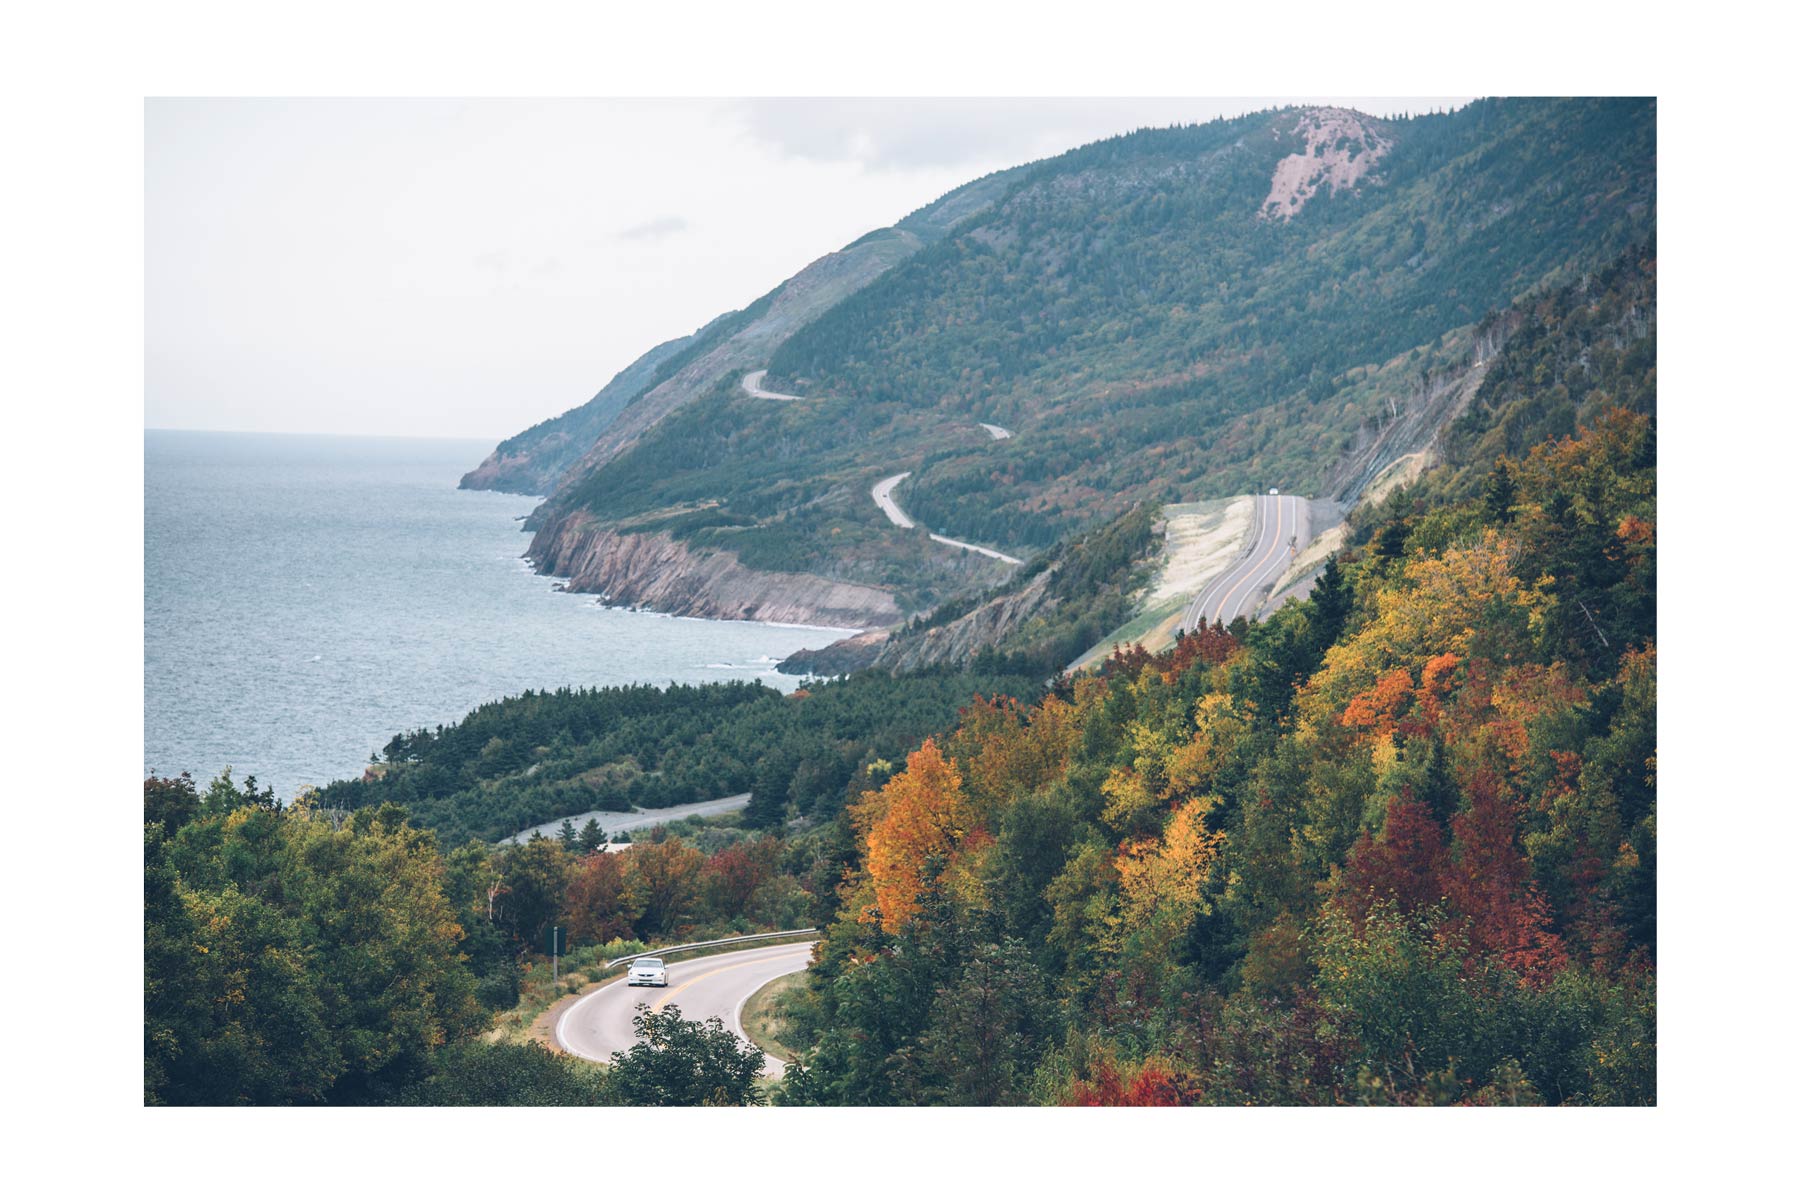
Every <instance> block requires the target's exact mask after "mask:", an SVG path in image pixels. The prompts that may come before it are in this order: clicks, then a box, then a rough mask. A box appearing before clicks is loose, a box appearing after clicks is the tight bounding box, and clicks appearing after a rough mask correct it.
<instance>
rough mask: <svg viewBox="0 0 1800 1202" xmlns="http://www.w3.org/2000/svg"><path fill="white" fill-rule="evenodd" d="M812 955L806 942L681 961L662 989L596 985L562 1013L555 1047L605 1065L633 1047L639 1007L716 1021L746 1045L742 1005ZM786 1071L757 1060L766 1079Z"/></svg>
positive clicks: (768, 1061) (773, 1062)
mask: <svg viewBox="0 0 1800 1202" xmlns="http://www.w3.org/2000/svg"><path fill="white" fill-rule="evenodd" d="M812 949H813V945H812V943H811V942H807V943H787V944H781V945H778V946H775V947H755V948H750V949H749V950H748V951H741V952H724V953H721V954H720V955H717V956H702V957H700V958H699V959H697V960H683V961H682V962H681V963H679V964H671V965H669V987H668V988H667V989H642V988H639V989H632V988H628V987H627V986H626V984H625V982H624V980H623V979H620V980H617V981H614V982H612V983H611V984H609V985H602V986H601V987H600V988H598V989H596V990H594V991H593V992H592V993H590V994H588V995H586V996H585V997H583V998H581V1000H579V1001H577V1002H576V1003H575V1004H574V1005H572V1006H570V1007H569V1008H568V1009H567V1010H565V1011H563V1015H562V1017H561V1018H559V1019H558V1020H557V1021H556V1042H557V1043H558V1044H559V1045H561V1047H562V1048H563V1050H564V1051H566V1052H573V1053H574V1054H575V1055H577V1056H580V1057H582V1058H583V1059H585V1060H600V1061H604V1060H607V1059H609V1058H610V1057H611V1056H612V1054H613V1053H614V1052H622V1051H624V1050H625V1049H626V1048H628V1047H630V1046H631V1045H632V1044H633V1043H635V1042H636V1039H635V1037H634V1036H633V1034H632V1031H631V1017H632V1015H633V1014H634V1013H636V1009H637V1006H638V1005H639V1004H640V1003H643V1004H647V1005H648V1006H649V1007H650V1008H651V1009H652V1010H661V1009H662V1008H663V1007H664V1006H668V1005H675V1006H679V1007H680V1008H681V1017H683V1018H690V1019H697V1020H700V1021H702V1022H704V1021H705V1020H706V1019H709V1018H718V1019H719V1020H721V1021H722V1022H724V1024H725V1027H726V1029H727V1030H729V1031H730V1032H732V1033H733V1034H734V1035H736V1036H737V1037H738V1038H739V1039H742V1040H743V1041H744V1042H745V1043H749V1042H750V1040H749V1038H748V1037H747V1036H745V1034H744V1028H743V1023H742V1012H743V1007H744V1003H745V1002H746V1001H748V1000H749V999H750V995H751V994H753V993H755V992H756V991H757V990H758V989H761V988H762V987H763V986H764V985H767V984H768V983H769V982H770V981H773V980H774V979H775V978H776V977H785V976H787V975H788V974H789V973H795V972H801V971H803V970H804V969H805V968H806V966H807V965H808V964H809V963H810V962H811V961H812ZM786 1067H787V1066H786V1064H785V1062H783V1061H780V1060H777V1059H776V1058H775V1057H773V1056H769V1055H765V1056H764V1057H763V1071H764V1072H766V1073H768V1074H769V1075H771V1076H777V1077H778V1076H780V1075H781V1071H782V1069H784V1068H786Z"/></svg>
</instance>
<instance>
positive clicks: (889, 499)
mask: <svg viewBox="0 0 1800 1202" xmlns="http://www.w3.org/2000/svg"><path fill="white" fill-rule="evenodd" d="M768 374H769V371H768V369H767V368H764V369H763V370H762V371H753V372H748V373H746V374H745V376H744V378H743V379H742V380H741V381H739V383H740V384H741V385H742V386H743V389H744V391H745V392H747V393H749V394H750V395H751V396H753V397H756V398H757V399H758V400H764V401H797V400H800V399H801V398H799V397H797V396H789V395H788V394H787V393H785V392H768V391H766V390H764V388H763V386H762V382H763V377H764V376H766V375H768ZM978 424H979V425H980V426H981V428H982V429H983V430H986V431H987V432H988V437H989V438H991V439H993V440H994V441H995V442H999V441H1000V440H1001V439H1003V438H1011V437H1012V431H1011V430H1008V429H1007V428H1006V427H1005V426H991V425H989V424H988V423H987V422H980V423H978ZM910 475H912V473H911V472H901V473H899V474H898V475H894V476H888V477H886V478H885V479H883V480H879V481H877V482H876V484H875V487H874V488H871V489H870V490H869V495H870V496H871V497H873V498H875V504H876V505H877V506H878V507H880V509H881V512H883V513H885V514H886V515H887V520H888V521H890V522H892V523H894V525H896V526H898V527H900V529H902V530H911V529H912V528H913V527H914V526H915V525H916V524H917V523H915V522H914V521H913V520H912V519H911V518H909V517H907V516H906V510H904V509H902V508H900V504H899V502H897V501H895V500H894V489H895V488H896V487H897V486H898V485H899V483H900V481H902V480H904V479H906V478H907V477H908V476H910ZM928 533H929V532H928ZM929 537H930V538H931V541H932V542H934V543H943V544H944V545H945V546H946V547H956V548H957V549H959V550H963V551H973V552H975V554H977V555H985V556H987V557H988V558H989V559H998V560H999V561H1000V562H1001V563H1010V564H1012V565H1013V566H1014V567H1018V566H1019V565H1020V564H1022V563H1024V562H1025V561H1024V560H1022V559H1017V558H1015V557H1013V556H1011V555H1008V554H1007V553H1006V552H1004V551H996V550H994V549H993V548H992V547H983V546H979V545H977V544H975V543H965V542H963V541H962V540H961V539H956V538H945V537H944V536H943V535H941V534H930V535H929Z"/></svg>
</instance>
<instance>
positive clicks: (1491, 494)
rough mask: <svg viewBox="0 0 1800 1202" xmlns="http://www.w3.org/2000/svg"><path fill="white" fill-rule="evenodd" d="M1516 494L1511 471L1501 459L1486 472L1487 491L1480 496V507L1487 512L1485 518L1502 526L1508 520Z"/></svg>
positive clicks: (1509, 519) (1510, 516)
mask: <svg viewBox="0 0 1800 1202" xmlns="http://www.w3.org/2000/svg"><path fill="white" fill-rule="evenodd" d="M1516 494H1517V489H1515V488H1514V487H1513V478H1512V473H1511V472H1510V471H1508V470H1507V468H1506V461H1505V460H1501V461H1500V462H1499V463H1496V464H1495V465H1494V470H1493V471H1492V472H1490V473H1488V483H1487V491H1486V493H1484V494H1483V496H1482V501H1481V504H1482V509H1483V511H1484V512H1485V513H1486V514H1487V520H1488V521H1490V522H1492V523H1494V524H1495V525H1496V526H1504V525H1506V523H1508V522H1510V521H1511V520H1512V507H1513V499H1514V497H1515V495H1516Z"/></svg>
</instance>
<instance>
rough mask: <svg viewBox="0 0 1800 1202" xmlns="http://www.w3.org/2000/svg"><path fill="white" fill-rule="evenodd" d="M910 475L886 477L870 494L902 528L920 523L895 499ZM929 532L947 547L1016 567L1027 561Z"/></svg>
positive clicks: (890, 519) (931, 536) (908, 528)
mask: <svg viewBox="0 0 1800 1202" xmlns="http://www.w3.org/2000/svg"><path fill="white" fill-rule="evenodd" d="M910 475H912V473H911V472H901V473H899V474H898V475H894V476H889V477H887V478H886V479H884V480H881V481H879V482H877V483H876V485H875V487H874V488H871V489H870V490H869V495H870V496H871V497H873V498H875V504H876V505H877V506H878V507H879V508H880V509H881V512H883V513H885V514H887V519H888V521H890V522H892V523H894V525H896V526H898V527H900V528H901V529H902V530H911V529H912V528H913V527H914V526H915V525H917V524H918V523H916V522H914V521H913V520H912V519H911V518H910V517H907V516H906V510H904V509H902V508H900V502H898V501H896V500H894V488H895V486H897V485H898V484H899V483H900V481H902V480H904V479H906V478H907V477H908V476H910ZM927 534H928V535H929V536H930V538H931V541H932V542H934V543H943V544H944V545H945V546H946V547H961V548H962V549H963V550H964V551H973V552H975V554H977V555H985V556H987V557H988V558H989V559H998V560H999V561H1000V562H1001V563H1010V564H1012V565H1014V566H1015V567H1016V566H1018V565H1019V564H1022V563H1024V562H1025V561H1024V560H1022V559H1015V558H1013V557H1012V556H1011V555H1008V554H1007V553H1006V552H1004V551H996V550H994V549H993V548H992V547H981V546H977V545H976V544H974V543H965V542H963V541H962V540H961V539H957V538H945V537H944V536H943V535H941V534H930V532H929V531H927Z"/></svg>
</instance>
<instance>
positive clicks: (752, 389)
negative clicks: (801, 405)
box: [740, 367, 800, 401]
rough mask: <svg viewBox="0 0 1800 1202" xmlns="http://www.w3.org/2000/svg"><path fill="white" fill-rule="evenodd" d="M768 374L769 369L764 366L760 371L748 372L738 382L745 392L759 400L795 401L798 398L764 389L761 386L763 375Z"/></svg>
mask: <svg viewBox="0 0 1800 1202" xmlns="http://www.w3.org/2000/svg"><path fill="white" fill-rule="evenodd" d="M768 374H769V369H768V368H766V367H765V368H764V369H763V370H761V371H753V372H751V373H749V374H748V375H746V376H745V377H744V378H743V380H741V381H740V383H741V384H742V385H743V388H744V391H745V392H747V393H749V394H750V395H751V396H753V397H755V398H756V399H757V400H759V401H797V400H799V399H800V398H799V397H797V396H790V395H789V394H787V393H785V392H768V391H766V390H765V389H764V388H763V386H762V382H763V377H764V376H766V375H768Z"/></svg>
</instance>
